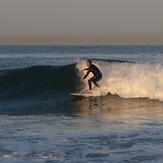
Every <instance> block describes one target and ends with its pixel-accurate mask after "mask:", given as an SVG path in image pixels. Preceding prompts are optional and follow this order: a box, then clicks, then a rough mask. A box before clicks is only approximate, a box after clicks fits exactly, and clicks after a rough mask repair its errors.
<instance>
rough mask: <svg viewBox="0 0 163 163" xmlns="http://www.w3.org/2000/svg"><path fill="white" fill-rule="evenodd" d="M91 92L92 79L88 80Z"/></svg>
mask: <svg viewBox="0 0 163 163" xmlns="http://www.w3.org/2000/svg"><path fill="white" fill-rule="evenodd" d="M88 86H89V90H92V78H90V79H89V80H88Z"/></svg>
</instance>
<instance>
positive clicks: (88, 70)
mask: <svg viewBox="0 0 163 163" xmlns="http://www.w3.org/2000/svg"><path fill="white" fill-rule="evenodd" d="M85 70H87V73H86V74H85V76H84V77H83V79H85V78H86V77H87V76H88V75H89V73H90V72H91V69H90V68H86V69H85Z"/></svg>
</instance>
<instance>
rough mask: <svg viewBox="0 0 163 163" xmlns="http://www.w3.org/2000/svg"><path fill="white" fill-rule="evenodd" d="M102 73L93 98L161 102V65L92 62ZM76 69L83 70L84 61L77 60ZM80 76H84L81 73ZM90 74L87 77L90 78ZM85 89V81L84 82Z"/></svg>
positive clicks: (162, 69) (162, 89) (162, 70)
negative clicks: (108, 97)
mask: <svg viewBox="0 0 163 163" xmlns="http://www.w3.org/2000/svg"><path fill="white" fill-rule="evenodd" d="M93 63H94V64H95V65H97V66H98V67H99V69H100V70H101V71H102V73H103V79H102V80H101V81H100V82H99V84H100V85H101V88H100V89H98V88H95V87H94V88H95V90H94V93H93V95H94V96H102V95H103V96H105V95H107V94H108V93H111V94H113V95H114V94H117V95H119V96H120V97H122V98H149V99H158V100H160V101H163V66H162V65H161V64H156V65H151V64H135V63H129V62H118V61H117V62H108V61H100V60H98V61H97V60H95V61H93ZM76 67H77V69H78V70H82V69H83V68H85V60H84V59H82V60H79V61H78V63H77V66H76ZM79 75H80V76H82V75H84V74H82V73H80V74H79ZM91 75H92V74H90V75H89V76H88V78H89V77H91ZM84 83H85V88H84V89H87V88H88V86H87V80H85V81H84Z"/></svg>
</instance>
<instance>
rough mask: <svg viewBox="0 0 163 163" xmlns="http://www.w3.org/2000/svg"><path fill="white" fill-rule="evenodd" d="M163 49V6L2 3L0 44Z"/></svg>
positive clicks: (131, 0)
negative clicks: (112, 45) (129, 46)
mask: <svg viewBox="0 0 163 163" xmlns="http://www.w3.org/2000/svg"><path fill="white" fill-rule="evenodd" d="M143 42H144V43H146V44H163V0H1V1H0V44H139V43H140V44H141V43H143Z"/></svg>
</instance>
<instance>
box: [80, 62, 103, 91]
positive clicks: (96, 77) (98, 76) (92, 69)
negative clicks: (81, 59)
mask: <svg viewBox="0 0 163 163" xmlns="http://www.w3.org/2000/svg"><path fill="white" fill-rule="evenodd" d="M86 65H87V66H88V68H85V69H83V70H82V72H84V71H86V70H87V73H86V75H85V76H84V77H83V78H82V79H81V81H84V79H85V78H86V77H87V76H88V75H89V73H90V72H92V74H93V75H94V76H93V77H92V78H90V79H89V80H88V85H89V90H88V92H89V93H92V83H93V84H94V85H95V86H96V87H100V85H99V84H98V83H97V82H98V81H99V80H101V79H102V73H101V71H100V70H99V68H98V67H97V66H95V65H94V64H92V61H91V60H87V61H86Z"/></svg>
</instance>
